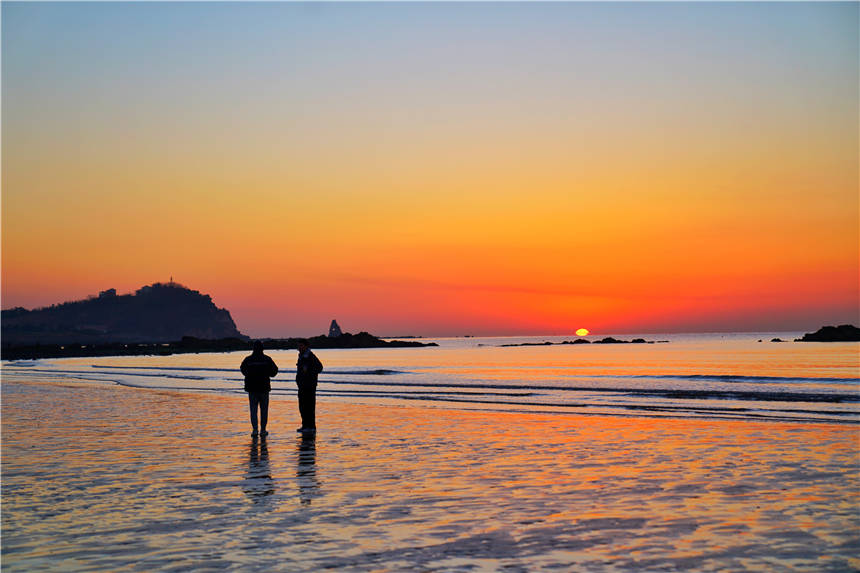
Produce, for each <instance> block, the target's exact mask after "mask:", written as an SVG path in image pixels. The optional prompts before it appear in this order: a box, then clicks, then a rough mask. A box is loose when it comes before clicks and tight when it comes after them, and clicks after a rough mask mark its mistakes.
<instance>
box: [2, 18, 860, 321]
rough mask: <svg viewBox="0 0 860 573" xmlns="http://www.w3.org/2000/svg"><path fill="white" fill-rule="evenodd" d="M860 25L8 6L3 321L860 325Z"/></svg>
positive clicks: (841, 21)
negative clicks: (92, 310) (101, 317)
mask: <svg viewBox="0 0 860 573" xmlns="http://www.w3.org/2000/svg"><path fill="white" fill-rule="evenodd" d="M857 13H858V8H857V5H855V4H841V5H840V4H824V5H809V4H800V5H785V4H767V5H753V6H745V5H730V4H713V5H711V4H700V5H662V4H645V5H641V6H630V5H600V6H598V5H587V4H563V5H551V4H549V5H548V4H542V5H536V6H523V5H501V4H487V5H469V6H466V5H456V4H455V5H445V4H439V5H408V4H407V5H397V4H391V5H370V4H368V5H361V4H358V5H352V6H347V5H338V4H333V5H327V6H325V7H323V8H321V9H319V10H317V11H313V10H310V11H309V10H307V9H306V7H303V6H302V5H290V4H273V5H262V6H261V5H258V6H255V7H248V6H245V7H242V6H241V5H226V4H225V5H219V4H200V5H178V4H169V3H167V4H160V5H159V4H152V5H136V4H103V5H102V4H94V5H81V4H72V5H32V6H31V5H11V6H10V5H9V4H6V3H4V5H3V78H2V79H3V86H2V90H3V92H2V96H3V133H2V135H3V141H2V143H3V156H2V160H3V164H2V185H3V187H2V297H3V298H2V305H3V308H9V307H12V306H19V305H21V306H26V307H32V306H41V305H47V304H51V303H54V302H59V301H63V300H71V299H77V298H81V297H83V296H86V295H88V294H94V293H96V292H98V291H99V290H103V289H106V288H110V287H115V288H117V289H118V290H119V291H120V292H129V291H132V290H134V289H136V288H138V287H140V286H142V285H143V284H148V283H152V282H155V281H165V280H167V279H168V278H169V277H170V276H173V277H174V278H175V279H176V280H177V281H179V282H181V283H183V284H185V285H187V286H189V287H191V288H194V289H197V290H201V291H203V292H206V293H209V294H211V295H212V296H213V298H214V300H215V302H216V304H218V305H219V306H223V307H226V308H228V309H229V310H231V312H232V314H233V317H234V319H235V320H236V322H237V325H238V326H239V328H240V330H242V331H243V332H245V333H247V334H250V335H257V336H280V335H288V334H314V333H318V332H323V331H324V330H325V329H326V328H327V325H328V322H329V321H330V320H331V319H332V318H337V319H338V320H339V322H341V324H342V326H343V327H344V329H345V330H348V331H358V330H370V331H372V332H375V333H378V334H428V335H444V334H453V335H456V334H515V333H571V332H573V330H575V329H576V328H578V327H581V326H585V327H587V328H589V329H590V330H592V332H595V333H600V332H633V331H641V332H647V331H679V330H681V331H683V330H768V329H789V330H794V329H797V330H809V329H814V328H817V327H818V326H820V325H821V324H824V323H833V322H856V321H857V320H858V314H860V310H858V309H860V295H858V292H860V286H858V281H860V267H859V266H858V265H860V263H858V260H860V256H858V255H860V252H858V248H860V246H858V245H860V230H858V228H860V227H858V219H860V206H858V110H857V101H858V88H857V86H858V71H857V64H858V61H857V60H858V55H857V51H856V46H857V40H858V31H857V15H858V14H857ZM852 17H853V19H852ZM643 18H644V19H643ZM76 19H79V20H80V21H81V22H86V23H87V26H86V27H84V28H81V27H79V26H75V21H76ZM200 22H204V23H205V25H204V24H200ZM846 22H848V23H847V24H846ZM191 23H194V25H191ZM477 23H480V24H481V25H480V26H477V27H476V25H477ZM252 31H253V32H252ZM822 31H824V32H825V33H822ZM789 39H790V40H791V42H788V40H789ZM46 44H47V45H46ZM741 44H743V46H744V48H743V49H741V48H740V47H739V46H740V45H741ZM108 48H109V49H108Z"/></svg>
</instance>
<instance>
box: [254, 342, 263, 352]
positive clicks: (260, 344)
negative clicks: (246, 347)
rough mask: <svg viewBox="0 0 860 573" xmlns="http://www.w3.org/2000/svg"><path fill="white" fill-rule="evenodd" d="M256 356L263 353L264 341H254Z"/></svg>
mask: <svg viewBox="0 0 860 573" xmlns="http://www.w3.org/2000/svg"><path fill="white" fill-rule="evenodd" d="M253 348H254V354H262V352H263V341H262V340H255V341H254V347H253Z"/></svg>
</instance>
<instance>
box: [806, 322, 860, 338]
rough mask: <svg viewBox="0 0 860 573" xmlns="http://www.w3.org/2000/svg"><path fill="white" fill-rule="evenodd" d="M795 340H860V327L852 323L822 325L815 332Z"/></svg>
mask: <svg viewBox="0 0 860 573" xmlns="http://www.w3.org/2000/svg"><path fill="white" fill-rule="evenodd" d="M795 342H860V328H857V327H856V326H854V325H853V324H842V325H840V326H822V327H821V328H819V329H818V330H817V331H815V332H808V333H806V334H804V335H803V338H796V339H795Z"/></svg>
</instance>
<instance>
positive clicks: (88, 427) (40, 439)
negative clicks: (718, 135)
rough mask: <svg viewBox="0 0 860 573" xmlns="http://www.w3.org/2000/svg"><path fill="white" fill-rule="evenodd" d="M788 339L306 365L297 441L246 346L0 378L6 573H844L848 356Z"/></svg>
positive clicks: (393, 354)
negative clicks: (310, 412) (253, 422)
mask: <svg viewBox="0 0 860 573" xmlns="http://www.w3.org/2000/svg"><path fill="white" fill-rule="evenodd" d="M800 335H801V333H785V332H780V333H742V334H689V335H687V334H678V335H665V334H659V335H647V334H643V335H638V334H616V335H613V336H614V337H615V338H617V339H623V340H632V339H635V338H643V339H645V340H646V341H647V342H645V343H639V344H552V343H560V342H564V341H565V340H572V338H573V337H572V336H558V337H551V336H546V337H544V336H536V337H474V338H473V337H461V338H436V339H423V340H424V341H425V342H431V341H432V342H436V343H437V344H438V346H430V347H421V348H375V349H339V350H328V349H320V350H317V351H316V352H317V355H318V356H319V358H320V359H321V360H322V362H323V364H324V366H325V369H324V371H323V373H322V375H321V376H320V384H319V389H318V404H317V422H318V431H317V433H316V435H305V434H301V433H296V432H295V428H296V424H298V412H297V408H296V405H295V382H294V374H295V372H294V368H295V366H294V365H295V361H296V352H295V351H270V352H269V354H270V355H271V356H272V357H273V359H274V360H275V361H276V363H277V364H278V365H279V366H280V372H279V373H278V375H277V376H276V377H275V378H274V379H273V388H274V390H273V393H274V396H273V398H272V404H271V407H270V418H269V426H268V430H269V434H268V436H267V437H265V438H263V437H257V436H252V435H251V428H250V424H249V420H248V405H247V404H248V402H247V399H246V398H245V396H244V392H243V390H242V388H243V381H242V376H241V375H240V373H239V370H238V367H239V364H240V362H241V360H242V358H243V356H244V355H245V354H246V353H245V352H232V353H224V354H175V355H168V356H162V355H153V356H127V357H99V358H68V359H50V360H31V361H6V362H3V364H2V404H0V406H2V484H3V503H2V515H0V518H2V520H1V521H2V552H0V557H2V569H3V571H4V573H6V572H8V573H18V572H21V573H29V572H30V571H57V572H64V573H65V572H70V571H71V572H89V571H125V572H141V573H144V572H146V573H148V572H150V571H176V572H184V571H195V572H198V571H200V572H208V571H213V572H220V571H243V572H244V571H255V572H256V571H259V572H266V573H268V572H271V571H289V572H298V571H302V572H305V571H307V572H314V573H316V572H318V571H339V572H349V573H365V572H368V571H377V572H391V573H399V572H401V571H426V572H433V573H436V572H438V573H475V572H488V573H489V572H495V571H509V572H516V573H531V572H533V571H624V572H636V573H638V572H640V571H695V572H697V573H698V572H720V573H723V572H726V571H732V572H733V571H738V572H741V571H808V572H821V571H833V572H842V571H860V558H858V555H860V533H858V532H860V506H858V498H857V492H858V491H860V472H858V468H860V426H858V422H860V406H858V405H860V364H858V361H859V360H860V359H859V358H858V356H860V343H857V342H853V343H804V342H794V339H795V338H797V337H799V336H800ZM605 336H606V335H597V336H590V337H589V338H590V339H591V340H600V339H601V338H603V337H605ZM775 338H778V339H780V340H784V341H786V342H772V340H773V339H775ZM546 342H549V343H550V344H545V343H546ZM649 342H650V343H649ZM523 344H526V346H522V345H523ZM165 350H166V349H165Z"/></svg>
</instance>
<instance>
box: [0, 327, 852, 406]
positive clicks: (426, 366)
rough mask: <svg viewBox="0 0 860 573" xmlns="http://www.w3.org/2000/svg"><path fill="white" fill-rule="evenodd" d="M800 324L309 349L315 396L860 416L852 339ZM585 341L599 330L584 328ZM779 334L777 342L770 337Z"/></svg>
mask: <svg viewBox="0 0 860 573" xmlns="http://www.w3.org/2000/svg"><path fill="white" fill-rule="evenodd" d="M801 334H802V333H797V332H778V333H773V332H771V333H738V334H686V335H684V334H681V335H635V334H634V335H615V336H616V338H619V339H624V340H631V339H633V338H637V337H641V338H644V339H646V340H647V341H649V342H651V343H650V344H581V345H546V346H510V345H516V344H522V343H530V344H536V343H537V344H540V343H543V342H547V341H548V342H561V341H563V340H569V339H571V338H574V337H573V336H570V337H559V336H555V337H553V336H549V337H492V338H442V339H425V340H424V341H427V342H436V343H437V344H438V345H439V346H438V347H425V348H385V349H343V350H340V349H336V350H317V351H316V353H317V355H318V356H319V357H320V359H321V360H322V361H323V363H324V364H325V370H324V372H323V373H322V375H321V376H320V385H319V389H318V400H320V401H333V402H349V403H357V404H368V405H385V404H401V405H403V404H410V405H413V406H416V405H420V406H422V407H427V408H440V407H441V408H456V409H470V410H485V411H498V410H502V411H522V412H531V413H554V414H559V415H571V414H573V415H616V416H639V417H641V416H648V417H675V418H677V417H681V418H719V419H750V420H752V419H755V420H780V421H801V422H845V423H858V422H860V343H856V342H851V343H848V342H846V343H808V342H804V343H801V342H793V340H794V339H795V338H797V337H799V336H801ZM588 338H590V339H592V340H597V339H599V338H602V336H590V337H588ZM773 338H780V339H782V340H784V341H786V342H779V343H778V342H771V339H773ZM245 354H246V353H244V352H233V353H221V354H178V355H172V356H133V357H99V358H74V359H58V360H36V361H18V362H5V363H4V364H3V370H2V373H3V378H4V379H5V380H16V379H19V380H20V379H23V380H26V379H41V380H62V381H65V382H68V383H76V382H77V383H86V384H108V385H114V384H116V385H121V386H125V387H130V388H149V389H159V390H173V391H182V392H208V393H215V394H242V377H241V374H240V373H239V372H238V365H239V363H240V362H241V359H242V357H243V356H244V355H245ZM269 354H270V355H271V356H272V357H273V358H274V359H275V361H276V363H278V364H279V366H280V369H281V372H280V373H279V375H278V376H277V377H276V378H275V379H274V380H273V394H274V395H275V396H286V395H294V394H295V385H294V382H293V380H294V376H295V352H294V351H270V352H269Z"/></svg>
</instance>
